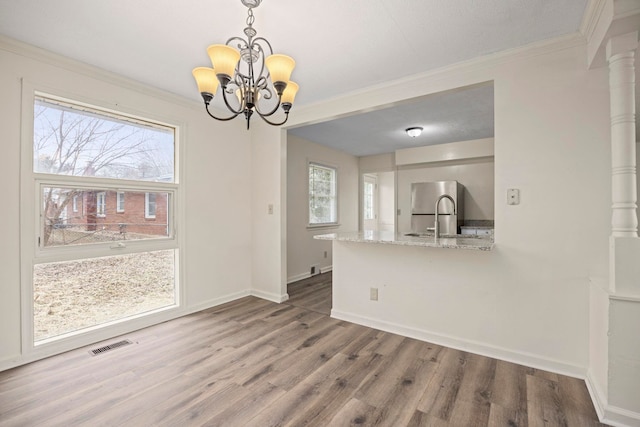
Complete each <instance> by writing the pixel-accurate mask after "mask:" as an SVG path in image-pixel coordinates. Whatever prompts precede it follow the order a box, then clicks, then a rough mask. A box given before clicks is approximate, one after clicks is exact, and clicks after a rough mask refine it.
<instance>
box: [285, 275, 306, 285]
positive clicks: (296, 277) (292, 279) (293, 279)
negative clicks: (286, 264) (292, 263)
mask: <svg viewBox="0 0 640 427" xmlns="http://www.w3.org/2000/svg"><path fill="white" fill-rule="evenodd" d="M309 277H311V274H309V273H300V274H296V275H294V276H291V277H287V285H288V284H289V283H293V282H297V281H298V280H304V279H308V278H309Z"/></svg>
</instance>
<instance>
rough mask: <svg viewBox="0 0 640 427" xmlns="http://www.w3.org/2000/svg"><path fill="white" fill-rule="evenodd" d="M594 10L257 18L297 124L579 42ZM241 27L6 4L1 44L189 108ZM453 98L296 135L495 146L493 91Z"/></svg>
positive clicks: (289, 1) (463, 7)
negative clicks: (284, 75)
mask: <svg viewBox="0 0 640 427" xmlns="http://www.w3.org/2000/svg"><path fill="white" fill-rule="evenodd" d="M588 1H589V0H348V1H347V0H316V1H311V0H264V1H263V2H262V4H261V5H260V6H259V7H258V8H256V9H255V12H254V13H255V17H256V20H255V24H254V28H255V29H256V30H257V31H258V35H259V36H263V37H265V38H267V39H268V40H269V41H270V43H271V44H272V46H273V48H274V51H275V52H278V53H285V54H288V55H291V56H292V57H294V58H295V59H296V61H297V67H296V69H295V70H294V72H293V76H292V79H293V80H295V81H296V82H298V83H299V84H300V87H301V89H300V92H299V94H298V97H297V98H296V104H295V105H294V107H293V110H292V113H291V114H295V108H296V106H301V105H309V104H314V103H318V102H322V101H323V100H327V99H329V98H333V97H336V96H339V95H341V94H344V93H347V92H351V91H354V90H359V89H363V88H366V87H369V86H373V85H378V84H382V83H385V82H388V81H392V80H395V79H399V78H402V77H406V76H410V75H413V74H417V73H421V72H425V71H427V70H432V69H436V68H439V67H443V66H446V65H450V64H452V63H456V62H460V61H464V60H469V59H472V58H475V57H479V56H482V55H486V54H489V53H493V52H498V51H501V50H505V49H510V48H516V47H519V46H523V45H526V44H530V43H533V42H537V41H540V40H545V39H550V38H554V37H558V36H561V35H566V34H571V33H575V32H577V31H578V29H579V26H580V23H581V20H582V17H583V14H584V12H585V9H586V5H587V3H588ZM245 19H246V9H245V7H244V6H243V5H242V4H241V3H240V0H181V1H175V0H136V1H131V0H109V1H91V0H48V1H42V0H0V34H3V35H6V36H9V37H11V38H14V39H17V40H20V41H23V42H26V43H29V44H32V45H35V46H38V47H41V48H44V49H47V50H50V51H53V52H56V53H59V54H62V55H64V56H67V57H70V58H73V59H76V60H79V61H82V62H85V63H88V64H91V65H95V66H97V67H100V68H103V69H105V70H108V71H112V72H115V73H118V74H121V75H123V76H126V77H129V78H132V79H135V80H138V81H141V82H144V83H146V84H149V85H152V86H155V87H158V88H160V89H164V90H166V91H169V92H173V93H175V94H178V95H182V96H184V97H187V98H190V99H193V100H200V95H199V94H198V93H197V89H196V86H195V83H194V81H193V78H192V76H191V70H192V69H193V68H194V67H196V66H201V65H205V66H210V63H209V62H208V57H207V54H206V48H207V46H208V45H209V44H213V43H224V42H226V40H227V39H228V38H229V37H231V36H236V35H242V30H243V28H244V27H245V25H246V24H245ZM447 95H450V96H451V97H453V98H450V97H449V96H447ZM447 95H439V96H436V97H435V98H432V97H428V98H426V99H424V105H423V104H422V102H418V103H414V104H413V105H403V106H399V107H394V108H397V109H398V110H396V111H385V112H384V114H380V113H372V114H370V115H369V116H367V117H368V119H367V117H365V118H363V117H357V116H354V117H351V118H345V119H340V120H336V121H335V122H332V123H333V125H334V126H333V127H329V126H330V124H322V125H314V126H310V127H309V129H308V130H306V131H305V130H303V129H298V130H295V131H294V132H296V133H297V134H300V135H304V134H305V132H307V134H306V135H308V136H311V135H313V138H316V139H326V138H324V137H326V135H331V136H332V137H331V140H338V139H340V140H342V141H343V144H344V145H342V146H341V148H342V149H345V148H346V150H345V151H350V152H352V153H354V154H357V155H363V154H373V153H374V152H380V150H384V151H386V152H389V151H393V150H394V149H395V148H394V145H393V144H391V145H388V144H387V145H385V141H384V140H382V139H380V138H376V139H375V141H373V142H368V144H369V145H373V146H375V147H376V148H375V150H367V149H365V148H363V147H364V145H365V144H364V142H365V138H366V139H367V141H371V138H372V136H373V137H378V136H381V135H388V136H389V138H388V141H387V142H391V143H392V142H393V134H398V129H403V128H404V127H405V126H408V125H414V124H415V125H419V124H423V125H425V127H426V125H431V124H433V125H435V126H440V127H439V129H441V132H440V133H438V132H435V133H433V134H431V138H434V139H431V140H430V139H428V138H427V135H425V136H424V137H423V138H424V139H423V141H422V142H424V143H425V144H427V143H434V142H433V141H436V143H438V142H447V141H448V140H451V138H452V137H453V136H450V137H449V138H448V137H447V136H446V135H445V134H444V132H445V131H443V130H442V129H446V128H448V129H451V130H454V131H456V132H458V135H459V136H456V137H455V138H459V137H463V138H468V139H476V138H481V137H486V136H491V135H488V133H492V129H493V114H492V111H491V114H488V113H486V112H485V113H484V114H482V113H478V111H475V110H474V108H475V107H476V106H485V107H486V106H487V105H488V104H489V103H491V105H493V91H492V90H490V89H488V87H484V88H474V89H472V90H471V92H469V93H466V94H465V93H464V92H462V91H453V92H451V93H448V94H447ZM465 97H467V98H465ZM440 103H442V104H443V105H446V107H444V108H443V107H442V106H441V105H440ZM444 113H448V114H444ZM369 119H370V120H369ZM409 119H411V121H412V123H410V124H409ZM456 119H458V120H457V121H456ZM472 119H475V122H474V121H473V120H472ZM238 120H240V119H238ZM351 120H353V122H350V121H351ZM396 120H397V121H396ZM439 120H441V122H439V123H436V121H439ZM483 120H486V121H485V122H483ZM489 120H490V121H491V122H490V123H489ZM443 122H444V124H443ZM465 126H466V127H467V129H465ZM356 127H357V128H358V129H364V130H365V133H366V135H360V134H358V133H357V132H356V131H354V129H355V128H356ZM489 129H491V132H489ZM342 130H344V132H346V133H345V134H344V135H342V136H343V137H340V135H341V134H340V132H342ZM402 136H403V137H404V138H406V136H404V135H402ZM455 138H454V139H455ZM310 139H311V138H310ZM311 140H313V139H311ZM317 142H320V141H317ZM325 142H326V141H325ZM416 142H417V141H413V143H416ZM398 143H406V139H405V140H404V141H402V142H400V141H398Z"/></svg>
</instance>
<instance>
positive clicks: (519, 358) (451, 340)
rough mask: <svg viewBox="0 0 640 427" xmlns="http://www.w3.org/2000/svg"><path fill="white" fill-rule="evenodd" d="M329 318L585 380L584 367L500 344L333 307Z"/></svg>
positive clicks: (585, 370)
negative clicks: (458, 336) (496, 344)
mask: <svg viewBox="0 0 640 427" xmlns="http://www.w3.org/2000/svg"><path fill="white" fill-rule="evenodd" d="M331 317H333V318H335V319H339V320H345V321H347V322H352V323H357V324H358V325H363V326H368V327H370V328H374V329H379V330H381V331H386V332H391V333H394V334H398V335H402V336H405V337H409V338H415V339H418V340H421V341H427V342H431V343H434V344H438V345H442V346H446V347H450V348H454V349H457V350H462V351H467V352H471V353H475V354H479V355H481V356H487V357H492V358H494V359H499V360H504V361H507V362H512V363H517V364H520V365H525V366H530V367H532V368H536V369H542V370H545V371H549V372H555V373H558V374H562V375H567V376H570V377H575V378H580V379H584V378H585V376H586V372H587V368H586V367H582V366H577V365H573V364H569V363H566V362H562V361H559V360H554V359H548V358H545V357H540V356H537V355H535V354H530V353H525V352H519V351H512V350H509V349H506V348H502V347H497V346H492V345H487V344H484V343H481V342H477V341H472V340H465V339H460V338H456V337H452V336H449V335H444V334H439V333H434V332H430V331H426V330H423V329H417V328H411V327H406V326H402V325H398V324H396V323H392V322H385V321H380V320H377V319H372V318H370V317H365V316H359V315H356V314H352V313H347V312H342V311H339V310H336V309H332V310H331Z"/></svg>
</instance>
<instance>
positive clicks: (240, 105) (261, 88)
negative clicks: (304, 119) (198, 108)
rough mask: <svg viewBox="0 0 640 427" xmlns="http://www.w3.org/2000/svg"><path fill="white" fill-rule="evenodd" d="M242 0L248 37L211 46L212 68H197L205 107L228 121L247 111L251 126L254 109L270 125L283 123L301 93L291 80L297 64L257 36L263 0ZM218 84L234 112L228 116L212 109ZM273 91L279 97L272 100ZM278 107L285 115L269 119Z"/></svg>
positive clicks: (209, 112)
mask: <svg viewBox="0 0 640 427" xmlns="http://www.w3.org/2000/svg"><path fill="white" fill-rule="evenodd" d="M240 1H241V2H242V4H243V5H245V6H246V7H247V10H248V12H247V13H248V16H247V27H246V28H245V29H244V34H245V36H246V38H242V37H231V38H230V39H229V40H227V43H226V44H214V45H211V46H209V47H208V48H207V53H208V54H209V58H210V59H211V63H212V65H213V68H208V67H197V68H194V69H193V77H194V78H195V79H196V83H197V84H198V90H199V91H200V95H201V96H202V99H203V100H204V105H205V109H206V110H207V113H208V114H209V115H210V116H211V117H213V118H214V119H216V120H222V121H227V120H231V119H233V118H235V117H237V116H238V115H240V114H244V117H245V119H246V120H247V129H249V123H250V120H251V116H252V115H253V113H254V112H255V113H257V114H258V115H259V116H260V117H261V118H262V119H263V120H264V121H265V122H267V123H268V124H270V125H273V126H280V125H282V124H284V123H286V121H287V119H288V118H289V110H291V107H292V106H293V100H294V98H295V96H296V93H297V92H298V85H297V84H296V83H294V82H292V81H291V80H290V77H291V72H292V71H293V68H294V67H295V65H296V63H295V61H294V60H293V58H291V57H289V56H287V55H280V54H274V53H273V50H272V48H271V44H270V43H269V42H268V41H267V40H266V39H265V38H263V37H256V34H257V31H256V30H255V29H254V28H253V23H254V21H255V18H254V16H253V8H255V7H258V6H259V5H260V2H261V1H262V0H240ZM234 46H235V47H234ZM265 68H266V69H265ZM218 86H221V90H220V93H221V95H222V99H223V100H224V104H225V106H226V107H227V109H228V110H229V111H230V112H231V115H230V116H228V117H216V116H215V115H213V114H212V113H211V111H209V104H210V103H211V100H212V99H213V97H214V95H216V92H217V91H218ZM274 94H275V95H276V96H277V100H272V99H273V97H274ZM218 96H220V95H218ZM270 100H271V101H270ZM276 101H277V102H276ZM269 104H271V105H269ZM278 107H282V110H283V111H284V118H283V119H282V120H281V121H280V122H273V121H270V120H269V119H267V117H270V116H272V115H273V114H275V113H276V112H277V111H278Z"/></svg>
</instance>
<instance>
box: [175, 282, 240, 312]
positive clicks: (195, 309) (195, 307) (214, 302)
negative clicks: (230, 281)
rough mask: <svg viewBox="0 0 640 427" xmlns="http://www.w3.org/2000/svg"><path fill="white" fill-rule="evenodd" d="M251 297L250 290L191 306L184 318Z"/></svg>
mask: <svg viewBox="0 0 640 427" xmlns="http://www.w3.org/2000/svg"><path fill="white" fill-rule="evenodd" d="M250 295H251V292H250V291H249V290H248V289H245V290H243V291H238V292H234V293H232V294H227V295H223V296H221V297H218V298H214V299H210V300H208V301H204V302H199V303H198V304H195V305H192V306H189V307H188V308H187V309H186V313H185V314H184V315H183V316H186V315H188V314H191V313H196V312H198V311H202V310H206V309H208V308H212V307H216V306H218V305H222V304H226V303H228V302H231V301H235V300H237V299H240V298H244V297H248V296H250Z"/></svg>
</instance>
